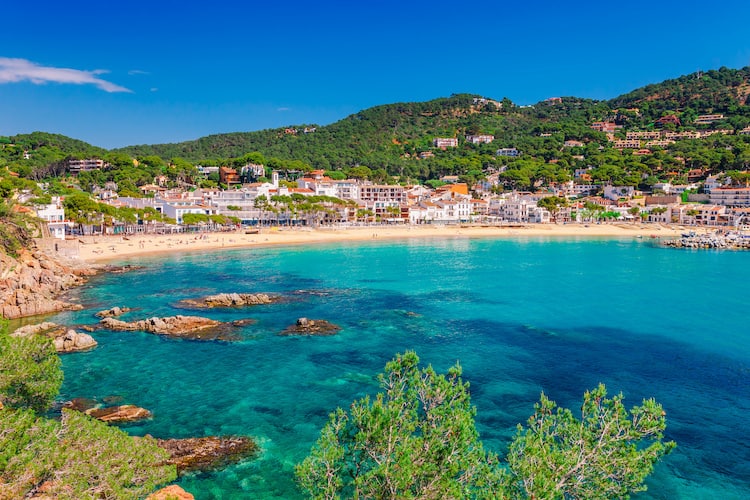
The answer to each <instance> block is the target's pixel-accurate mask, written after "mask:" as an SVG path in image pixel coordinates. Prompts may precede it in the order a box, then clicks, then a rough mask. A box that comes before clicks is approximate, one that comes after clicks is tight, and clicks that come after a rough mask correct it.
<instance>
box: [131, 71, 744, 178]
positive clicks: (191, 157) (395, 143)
mask: <svg viewBox="0 0 750 500" xmlns="http://www.w3.org/2000/svg"><path fill="white" fill-rule="evenodd" d="M749 81H750V67H746V68H743V69H740V70H734V69H728V68H721V69H718V70H711V71H706V72H698V73H693V74H691V75H686V76H682V77H680V78H677V79H673V80H667V81H665V82H662V83H658V84H653V85H648V86H646V87H643V88H640V89H637V90H634V91H632V92H630V93H627V94H625V95H622V96H620V97H617V98H615V99H612V100H609V101H594V100H590V99H580V98H575V97H564V98H562V99H561V100H559V101H556V102H549V101H542V102H540V103H538V104H537V105H535V106H529V107H519V106H515V105H514V104H513V103H512V102H511V101H510V100H509V99H502V100H501V101H492V100H488V99H483V98H482V96H477V95H470V94H459V95H453V96H451V97H448V98H440V99H435V100H432V101H428V102H417V103H397V104H387V105H383V106H376V107H373V108H369V109H366V110H363V111H361V112H359V113H356V114H353V115H351V116H348V117H346V118H344V119H343V120H340V121H338V122H336V123H333V124H331V125H327V126H322V127H321V126H318V127H316V126H315V125H300V126H294V127H289V128H287V129H285V128H279V129H270V130H262V131H258V132H244V133H231V134H218V135H211V136H207V137H203V138H200V139H197V140H194V141H188V142H183V143H178V144H158V145H142V146H130V147H127V148H122V149H120V150H118V151H120V152H124V153H127V154H130V155H132V156H147V155H157V156H160V157H162V158H164V159H169V158H173V157H182V158H184V159H186V160H188V161H193V162H201V161H205V160H212V159H213V160H218V159H223V158H232V157H239V156H242V155H244V154H246V153H248V152H252V151H257V152H260V153H262V154H263V155H264V156H265V157H266V158H269V157H270V158H279V159H283V160H293V159H294V160H301V161H303V162H305V163H308V164H311V165H314V166H316V167H319V168H340V167H344V166H352V165H357V164H364V165H368V166H370V167H375V168H384V169H386V170H388V171H391V172H399V171H401V172H402V171H403V170H404V169H405V168H406V169H407V170H414V169H415V168H416V167H417V166H416V165H414V164H413V160H412V161H410V159H413V158H415V157H416V156H417V155H419V153H420V152H423V151H426V150H429V149H430V148H431V146H432V140H433V139H434V138H435V137H457V138H459V139H460V140H461V142H460V144H461V145H462V146H463V137H464V136H465V135H467V134H492V135H494V136H495V137H496V138H497V140H496V141H495V142H494V143H493V147H494V149H497V148H498V147H519V146H520V147H524V146H529V144H528V143H529V141H532V142H533V139H532V137H534V136H539V135H540V133H544V132H561V133H564V135H565V138H566V139H577V140H584V141H585V140H592V139H595V137H592V133H591V130H590V128H589V125H590V124H591V122H592V121H596V120H607V119H610V120H616V121H618V122H619V123H620V124H622V125H624V126H625V128H626V129H628V128H646V127H649V126H651V125H652V124H653V122H654V121H655V120H656V119H658V118H659V117H661V116H663V115H664V114H669V113H676V114H678V115H680V117H681V119H682V123H683V125H690V123H691V122H692V120H693V119H694V118H695V117H696V116H698V115H700V114H706V113H722V114H724V115H725V116H726V119H725V121H724V123H723V124H722V125H727V126H730V127H733V128H743V127H745V126H747V125H748V123H750V99H749V98H748V96H749V95H750V83H749ZM306 131H307V132H306ZM531 146H532V147H534V146H535V145H534V144H531ZM474 149H475V150H476V149H478V150H480V151H473V153H474V154H472V155H470V156H474V155H475V154H476V153H477V152H484V153H487V154H491V153H492V152H493V151H494V150H492V151H491V148H481V147H480V148H474ZM483 149H486V151H482V150H483ZM456 153H458V152H456ZM452 156H456V154H453V155H452ZM458 156H461V155H460V154H458ZM417 170H418V168H417ZM411 173H413V174H417V175H418V172H411Z"/></svg>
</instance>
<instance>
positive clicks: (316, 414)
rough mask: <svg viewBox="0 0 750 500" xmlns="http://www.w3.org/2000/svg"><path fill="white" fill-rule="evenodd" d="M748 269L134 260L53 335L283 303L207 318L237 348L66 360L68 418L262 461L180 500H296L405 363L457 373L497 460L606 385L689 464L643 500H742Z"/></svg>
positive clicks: (714, 264)
mask: <svg viewBox="0 0 750 500" xmlns="http://www.w3.org/2000/svg"><path fill="white" fill-rule="evenodd" d="M749 258H750V254H747V253H740V252H717V251H682V250H675V249H664V248H659V247H657V246H655V245H652V244H651V242H649V241H644V240H617V239H565V240H562V239H545V238H517V239H467V238H450V239H425V240H419V241H413V240H410V241H372V242H355V243H341V244H336V245H320V246H312V247H285V248H282V247H274V248H254V249H252V250H236V251H223V252H216V253H182V254H175V255H171V256H159V257H151V258H140V259H129V260H127V261H123V262H122V263H129V264H138V265H142V266H144V267H143V269H140V270H137V271H133V272H130V273H126V274H118V275H103V276H99V277H96V278H95V279H93V280H92V281H91V283H90V284H89V285H87V286H85V287H83V288H81V289H80V290H79V291H78V293H79V294H80V299H81V301H82V302H83V303H84V304H85V305H86V306H87V309H86V310H84V311H78V312H67V313H61V314H59V315H57V316H56V317H55V318H53V320H54V321H57V322H60V323H64V324H70V325H81V324H88V325H93V324H94V323H96V318H94V317H93V313H94V312H96V311H99V310H101V309H105V308H109V307H112V306H116V305H117V306H127V307H134V308H136V310H134V311H132V312H130V313H128V315H126V316H124V317H123V318H122V319H126V320H129V319H141V318H146V317H151V316H171V315H174V314H195V313H196V312H195V311H186V310H184V309H180V308H179V307H178V306H177V302H178V301H179V300H181V299H183V298H195V297H199V296H203V295H208V294H212V293H219V292H270V293H279V294H282V295H283V296H285V297H287V298H288V299H289V300H287V301H285V302H283V303H280V304H274V305H270V306H258V307H253V308H246V309H232V310H212V311H200V312H198V314H200V315H205V316H210V317H212V318H215V319H219V320H234V319H241V318H248V317H249V318H253V319H256V320H257V322H256V323H255V324H252V325H249V326H246V327H243V328H242V330H241V331H240V334H241V337H242V339H241V340H240V341H238V342H233V343H225V342H209V343H201V342H195V341H180V340H173V339H168V338H163V337H159V336H154V335H149V334H145V333H133V332H111V331H106V330H102V331H99V332H96V333H94V336H95V338H96V339H97V341H98V342H99V347H98V348H97V349H95V350H93V351H90V352H87V353H80V354H73V355H67V356H64V357H63V367H64V371H65V382H64V384H63V388H62V391H61V395H60V398H61V399H63V400H66V399H70V398H73V397H94V398H100V399H101V398H104V397H107V396H117V397H120V398H122V400H123V401H124V402H126V403H129V404H136V405H139V406H144V407H146V408H148V409H150V410H152V411H153V412H154V418H153V419H152V420H150V421H147V422H143V423H139V424H136V425H131V426H128V427H124V429H125V430H127V432H129V433H131V434H134V435H144V434H151V435H153V436H156V437H189V436H203V435H216V434H242V435H250V436H253V437H254V438H256V439H257V440H258V442H259V444H260V446H261V448H262V452H261V454H260V455H259V456H258V457H256V458H255V459H253V460H248V461H245V462H243V463H240V464H237V465H234V466H231V467H229V468H227V469H225V470H222V471H219V472H216V473H210V474H195V475H189V476H186V477H184V478H182V479H181V480H180V484H181V485H182V486H183V487H184V488H185V489H187V490H188V491H190V492H192V493H193V494H195V496H196V498H199V499H204V498H205V499H209V498H216V499H229V498H290V499H294V498H301V496H300V494H299V492H298V491H297V489H296V487H295V485H294V480H293V467H294V464H295V463H297V462H299V461H300V460H301V459H302V458H303V457H304V456H305V455H306V454H307V452H308V451H309V449H310V447H311V446H312V444H313V443H314V441H315V439H316V438H317V434H318V432H319V430H320V428H321V427H322V426H323V425H324V423H325V422H326V420H327V415H328V414H329V413H330V412H331V411H333V410H334V409H335V408H336V407H346V406H348V404H349V403H350V402H351V401H353V400H354V399H356V398H359V397H362V396H364V395H366V394H375V393H376V392H377V391H378V387H377V381H376V376H377V374H378V373H380V372H381V371H382V369H383V367H384V365H385V363H386V362H387V361H389V360H390V359H392V357H393V356H394V355H395V354H396V353H399V352H403V351H405V350H407V349H413V350H415V351H416V352H417V353H418V354H419V356H420V358H421V359H422V362H423V363H425V364H427V363H429V364H432V365H433V366H434V367H435V368H436V369H437V370H439V371H445V370H447V369H448V367H450V366H451V365H452V364H454V363H455V362H457V361H458V362H460V364H461V366H462V367H463V370H464V378H465V379H466V380H468V381H469V382H470V384H471V393H472V401H473V403H474V404H475V405H476V407H477V423H478V428H479V431H480V434H481V438H482V441H483V442H484V445H485V447H486V448H489V449H491V450H492V451H495V452H497V453H499V454H501V455H502V454H503V453H504V452H505V450H506V448H507V445H508V443H509V441H510V439H511V438H512V436H513V433H514V432H515V425H516V424H517V423H520V422H524V421H525V420H526V418H528V416H529V415H530V414H531V413H532V412H533V405H534V403H535V402H536V401H538V399H539V394H540V393H541V392H542V391H544V392H545V394H547V395H548V396H549V397H550V398H551V399H553V400H555V401H557V402H558V403H559V404H560V405H562V406H566V407H569V408H571V409H573V410H575V408H577V407H579V406H580V401H581V396H582V394H583V392H584V391H586V390H587V389H591V388H593V387H595V386H596V384H598V383H599V382H603V383H605V384H607V387H608V389H609V391H610V393H617V392H622V393H623V394H624V395H625V401H626V404H627V405H628V406H632V405H635V404H640V402H641V400H642V399H643V398H648V397H654V398H656V399H657V401H659V402H660V403H662V404H663V405H664V408H665V410H666V412H667V418H668V430H667V438H669V439H674V440H675V441H677V444H678V447H677V449H676V450H675V451H674V452H673V453H672V454H671V455H669V456H668V457H666V459H665V460H664V461H663V462H662V463H661V464H659V465H658V466H657V470H656V471H655V473H654V475H653V476H652V477H651V478H649V480H648V485H649V490H648V491H647V492H645V493H641V494H638V495H636V497H635V498H644V499H646V498H647V499H667V498H669V499H698V498H724V499H734V498H737V499H739V498H749V497H750V431H749V430H748V426H747V425H746V421H747V418H748V416H750V391H749V390H748V389H750V328H749V327H748V318H747V306H746V298H745V292H746V287H747V283H749V282H750V266H748V259H749ZM303 316H304V317H308V318H312V319H327V320H329V321H332V322H334V323H336V324H338V325H340V326H341V327H342V331H341V332H340V333H339V334H338V335H336V336H332V337H317V338H313V337H311V338H296V337H284V336H279V335H278V334H279V332H280V331H281V330H283V329H284V328H285V327H287V326H288V325H290V324H292V323H294V321H295V320H296V319H297V318H298V317H303Z"/></svg>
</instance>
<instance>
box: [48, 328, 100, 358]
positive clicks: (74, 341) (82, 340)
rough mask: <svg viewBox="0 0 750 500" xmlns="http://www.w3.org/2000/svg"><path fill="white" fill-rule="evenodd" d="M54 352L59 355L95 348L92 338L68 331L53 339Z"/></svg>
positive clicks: (85, 334)
mask: <svg viewBox="0 0 750 500" xmlns="http://www.w3.org/2000/svg"><path fill="white" fill-rule="evenodd" d="M53 342H54V344H55V350H56V351H57V352H59V353H67V352H79V351H88V350H89V349H93V348H94V347H96V346H97V342H96V340H94V337H92V336H91V335H89V334H87V333H78V332H76V331H75V330H68V331H67V332H65V334H64V335H61V336H59V337H55V338H54V339H53Z"/></svg>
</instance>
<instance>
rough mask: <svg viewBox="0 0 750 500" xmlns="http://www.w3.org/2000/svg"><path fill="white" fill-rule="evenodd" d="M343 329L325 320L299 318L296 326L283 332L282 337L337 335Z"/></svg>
mask: <svg viewBox="0 0 750 500" xmlns="http://www.w3.org/2000/svg"><path fill="white" fill-rule="evenodd" d="M339 330H341V327H340V326H338V325H334V324H333V323H331V322H329V321H326V320H324V319H307V318H299V319H298V320H297V322H296V323H295V324H293V325H292V326H290V327H288V328H287V329H286V330H284V331H283V332H281V335H317V336H325V335H335V334H336V333H337V332H338V331H339Z"/></svg>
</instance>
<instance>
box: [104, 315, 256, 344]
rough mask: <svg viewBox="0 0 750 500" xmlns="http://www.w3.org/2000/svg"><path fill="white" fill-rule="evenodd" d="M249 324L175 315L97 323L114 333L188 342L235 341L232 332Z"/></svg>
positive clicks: (106, 320)
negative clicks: (142, 334)
mask: <svg viewBox="0 0 750 500" xmlns="http://www.w3.org/2000/svg"><path fill="white" fill-rule="evenodd" d="M249 322H251V320H244V321H243V322H232V323H222V322H221V321H216V320H213V319H210V318H202V317H200V316H182V315H177V316H169V317H166V318H157V317H153V318H148V319H143V320H140V321H132V322H126V321H120V320H118V319H114V318H104V319H102V320H101V321H100V322H99V323H100V324H101V325H102V326H103V327H104V328H107V329H110V330H116V331H144V332H148V333H154V334H157V335H166V336H169V337H176V338H184V339H190V340H237V339H238V337H237V335H235V334H233V333H232V330H234V329H235V328H236V327H237V326H242V324H248V323H249Z"/></svg>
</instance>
